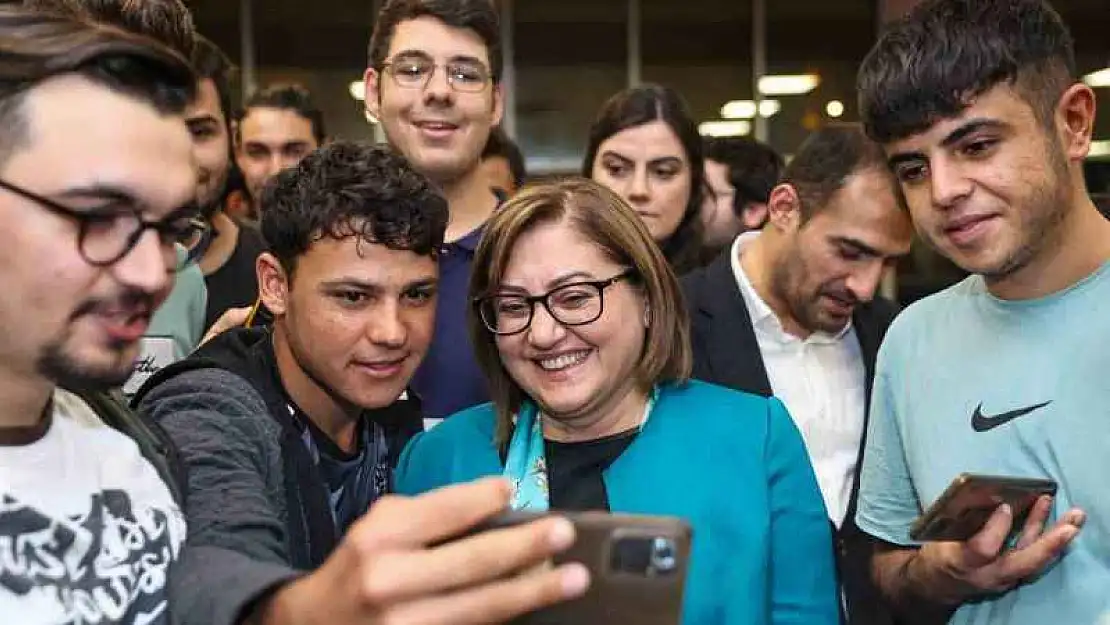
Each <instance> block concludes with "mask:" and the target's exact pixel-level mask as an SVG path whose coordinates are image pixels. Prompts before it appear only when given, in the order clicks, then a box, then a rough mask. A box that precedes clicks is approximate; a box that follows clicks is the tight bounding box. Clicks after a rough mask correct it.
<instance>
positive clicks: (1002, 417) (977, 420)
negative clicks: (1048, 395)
mask: <svg viewBox="0 0 1110 625" xmlns="http://www.w3.org/2000/svg"><path fill="white" fill-rule="evenodd" d="M1051 403H1052V402H1051V401H1046V402H1044V403H1041V404H1036V405H1034V406H1029V407H1027V408H1018V409H1017V410H1011V411H1009V412H1003V413H1002V414H997V415H990V416H988V415H985V414H983V404H979V405H978V406H976V407H975V413H974V414H972V415H971V429H973V430H975V431H976V432H987V431H989V430H993V429H994V428H996V427H998V426H1000V425H1006V424H1007V423H1009V422H1010V421H1013V420H1014V419H1017V418H1018V417H1024V416H1025V415H1027V414H1029V413H1030V412H1034V411H1037V410H1040V409H1041V408H1044V407H1045V406H1047V405H1049V404H1051Z"/></svg>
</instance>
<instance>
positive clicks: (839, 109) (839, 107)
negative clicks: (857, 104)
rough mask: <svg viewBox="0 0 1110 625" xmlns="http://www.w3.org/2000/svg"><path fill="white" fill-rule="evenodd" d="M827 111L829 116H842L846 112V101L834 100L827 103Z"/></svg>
mask: <svg viewBox="0 0 1110 625" xmlns="http://www.w3.org/2000/svg"><path fill="white" fill-rule="evenodd" d="M825 112H826V113H828V115H829V117H833V118H836V117H840V116H841V115H843V114H844V103H843V102H841V101H840V100H833V101H831V102H829V103H828V104H826V105H825Z"/></svg>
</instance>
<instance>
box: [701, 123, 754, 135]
mask: <svg viewBox="0 0 1110 625" xmlns="http://www.w3.org/2000/svg"><path fill="white" fill-rule="evenodd" d="M751 132H752V123H751V122H749V121H745V120H730V121H715V122H702V123H700V124H698V134H700V135H701V136H703V137H743V136H746V135H749V134H751Z"/></svg>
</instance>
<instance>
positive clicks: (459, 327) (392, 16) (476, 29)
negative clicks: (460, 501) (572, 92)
mask: <svg viewBox="0 0 1110 625" xmlns="http://www.w3.org/2000/svg"><path fill="white" fill-rule="evenodd" d="M365 78H366V106H367V108H368V110H369V112H370V114H371V115H372V116H373V117H374V118H375V119H377V120H379V122H380V123H381V125H382V128H383V130H384V131H385V135H386V138H387V139H388V140H389V143H390V144H391V145H392V146H393V147H394V148H395V149H397V150H398V151H399V152H400V153H401V154H402V155H403V156H404V157H405V158H406V159H407V160H408V161H409V163H411V164H412V166H413V167H414V168H415V169H416V170H417V171H418V172H420V173H421V174H423V175H425V176H427V177H428V178H429V179H431V180H432V182H433V183H435V184H436V186H438V187H439V189H440V190H441V191H442V193H443V194H444V195H445V196H446V198H447V201H448V205H449V210H450V219H449V221H448V225H447V235H446V241H447V242H446V244H445V245H444V246H443V249H442V251H441V253H440V255H439V271H440V278H439V280H440V282H439V303H438V305H437V308H436V319H435V333H434V335H433V338H432V344H431V347H430V349H429V350H428V354H427V356H426V357H425V359H424V362H423V364H422V365H421V366H420V369H418V370H417V373H416V376H415V377H414V378H413V382H412V387H413V389H414V390H415V391H416V393H417V394H418V395H419V396H420V399H421V400H422V403H423V410H424V412H425V415H426V416H427V417H430V418H432V419H440V418H443V417H446V416H448V415H450V414H452V413H454V412H457V411H459V410H462V409H464V408H468V407H470V406H473V405H476V404H480V403H482V402H485V401H487V400H488V398H489V395H488V391H487V390H486V385H485V380H484V378H483V376H482V373H481V371H480V370H479V369H478V363H477V361H476V360H475V357H474V350H473V348H472V347H471V344H470V338H469V336H468V334H467V331H466V315H467V307H468V303H467V298H466V292H467V284H468V282H469V280H470V271H471V265H472V262H473V258H474V251H475V249H476V248H477V246H478V241H479V240H480V239H481V236H482V229H483V227H484V225H485V223H486V220H488V219H489V217H490V215H492V214H493V211H494V210H496V208H497V205H498V203H499V200H498V197H497V195H496V194H495V193H494V191H493V190H492V189H490V186H489V183H488V180H487V179H486V177H485V176H484V175H483V173H482V170H481V167H480V165H481V155H482V150H483V148H484V147H485V145H486V141H487V140H488V139H489V135H490V131H491V129H493V128H494V127H495V126H496V125H497V124H498V122H500V121H501V113H502V94H501V87H500V79H501V43H500V31H499V26H498V18H497V11H496V9H495V8H494V6H493V3H491V2H489V0H390V1H389V2H387V3H386V4H385V6H384V7H383V8H382V10H381V12H380V13H379V14H378V19H377V21H376V24H375V27H374V33H373V35H372V37H371V41H370V67H369V69H367V70H366V77H365Z"/></svg>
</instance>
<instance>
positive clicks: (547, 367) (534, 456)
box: [396, 178, 839, 625]
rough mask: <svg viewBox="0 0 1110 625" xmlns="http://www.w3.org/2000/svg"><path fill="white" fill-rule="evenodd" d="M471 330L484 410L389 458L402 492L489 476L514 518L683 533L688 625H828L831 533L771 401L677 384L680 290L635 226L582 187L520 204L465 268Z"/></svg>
mask: <svg viewBox="0 0 1110 625" xmlns="http://www.w3.org/2000/svg"><path fill="white" fill-rule="evenodd" d="M474 267H475V273H474V275H473V276H472V279H471V284H470V295H471V303H472V314H471V318H470V331H471V335H472V338H473V341H474V345H475V349H476V351H477V356H478V362H479V364H480V365H481V367H482V370H483V372H484V373H485V375H486V378H487V381H488V383H489V388H490V394H491V397H492V398H493V401H492V403H491V404H486V405H483V406H478V407H475V408H471V409H469V410H466V411H464V412H461V413H458V414H456V415H454V416H451V417H448V418H447V419H446V420H445V421H444V422H443V423H442V424H440V425H438V426H436V427H435V428H434V429H432V430H431V431H428V432H425V433H424V434H421V435H419V436H418V437H416V438H415V439H413V441H412V442H411V443H410V444H409V445H408V447H407V448H406V449H405V451H404V452H403V453H402V456H401V460H400V463H399V466H398V469H397V474H396V486H397V490H398V491H399V492H401V493H409V494H415V493H420V492H424V491H428V490H432V489H435V488H438V487H440V486H444V485H447V484H452V483H456V482H464V481H468V480H472V479H475V478H478V477H482V476H486V475H501V476H504V477H505V478H507V479H508V480H509V481H510V482H511V484H512V485H513V491H514V492H513V497H512V506H513V508H514V509H518V510H533V511H544V510H600V511H610V512H622V513H636V514H650V515H668V516H678V517H682V518H684V519H685V520H686V521H687V522H689V523H690V524H691V526H692V527H693V530H694V536H695V538H694V543H693V555H692V558H691V561H690V562H691V564H690V566H691V568H690V570H689V573H688V577H687V582H686V591H685V605H684V609H683V619H682V622H683V623H684V624H685V625H703V624H704V625H708V624H710V623H713V624H724V625H734V624H735V625H739V624H744V625H760V624H765V625H777V624H785V623H799V624H801V623H806V624H814V625H832V624H834V623H837V622H838V620H839V615H838V599H837V591H836V585H835V581H834V579H835V575H834V572H833V556H832V549H831V542H830V535H829V531H830V530H829V523H828V520H827V515H826V513H825V506H824V502H823V500H822V498H821V494H820V492H819V490H818V488H817V482H816V478H815V477H814V474H813V470H812V468H811V466H810V463H809V458H808V456H807V454H806V450H805V446H804V443H803V442H802V438H801V435H800V434H799V433H798V431H797V429H796V428H795V427H794V423H793V421H792V420H791V418H790V416H789V415H788V414H787V412H786V409H785V407H784V406H783V405H782V403H780V402H779V401H778V400H776V399H773V398H770V399H769V398H763V397H758V396H755V395H749V394H745V393H740V392H737V391H732V390H729V389H725V388H722V387H718V386H713V385H710V384H705V383H702V382H696V381H690V380H689V375H690V368H691V347H690V335H689V329H688V326H689V320H688V318H687V314H686V312H685V307H684V305H683V302H682V297H681V293H680V291H679V287H678V283H677V279H676V278H675V275H674V272H673V271H672V270H671V268H670V267H669V265H668V263H667V260H666V258H665V257H664V255H663V253H662V252H661V251H660V249H659V247H658V245H657V244H656V243H655V241H654V240H653V239H652V236H651V233H650V231H649V230H648V228H647V227H646V226H645V225H644V222H643V221H642V220H641V219H640V218H639V217H638V216H637V214H636V213H635V212H634V211H633V210H632V209H631V208H630V207H629V206H628V205H627V204H625V203H624V201H623V200H621V199H620V198H619V197H618V196H617V195H616V194H614V193H613V192H611V191H609V190H608V189H607V188H605V187H603V186H601V185H599V184H597V183H594V182H591V181H588V180H584V179H577V178H576V179H569V180H565V181H560V182H548V183H544V184H539V185H536V186H532V187H526V188H525V189H524V190H523V191H521V192H520V194H519V195H517V196H516V197H514V198H513V199H511V200H509V202H508V203H506V204H505V205H504V206H503V207H502V208H501V210H499V211H498V212H497V213H495V214H494V216H493V218H492V219H491V220H490V222H489V223H488V225H487V227H486V232H485V235H484V237H483V239H482V243H481V244H480V245H479V247H478V250H477V251H476V253H475V258H474Z"/></svg>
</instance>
